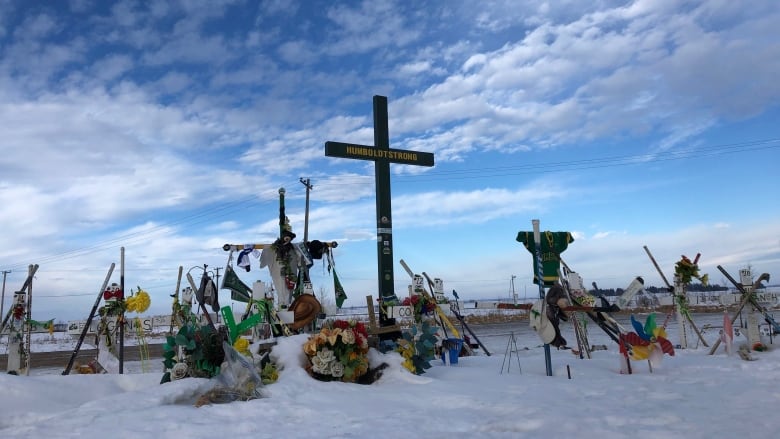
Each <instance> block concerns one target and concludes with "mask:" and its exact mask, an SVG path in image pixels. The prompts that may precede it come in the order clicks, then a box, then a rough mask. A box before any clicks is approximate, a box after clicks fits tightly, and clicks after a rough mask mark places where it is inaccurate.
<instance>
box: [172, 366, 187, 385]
mask: <svg viewBox="0 0 780 439" xmlns="http://www.w3.org/2000/svg"><path fill="white" fill-rule="evenodd" d="M188 372H189V368H188V367H187V364H186V363H176V364H174V365H173V368H171V380H172V381H175V380H180V379H182V378H184V377H186V376H187V373H188Z"/></svg>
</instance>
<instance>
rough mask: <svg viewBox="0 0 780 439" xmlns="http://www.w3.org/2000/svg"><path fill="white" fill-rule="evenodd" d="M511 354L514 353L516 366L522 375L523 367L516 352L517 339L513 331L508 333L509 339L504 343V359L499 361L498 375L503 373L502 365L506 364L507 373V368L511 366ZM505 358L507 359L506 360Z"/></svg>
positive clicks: (507, 370) (507, 371)
mask: <svg viewBox="0 0 780 439" xmlns="http://www.w3.org/2000/svg"><path fill="white" fill-rule="evenodd" d="M512 354H515V358H516V359H517V368H518V369H519V370H520V374H521V375H522V374H523V367H522V366H520V354H519V353H518V349H517V339H516V338H515V333H514V332H511V333H510V334H509V341H508V342H507V343H506V352H505V353H504V361H503V362H501V372H500V373H499V375H503V373H504V365H506V373H509V369H510V368H511V367H512ZM507 359H508V360H509V361H507Z"/></svg>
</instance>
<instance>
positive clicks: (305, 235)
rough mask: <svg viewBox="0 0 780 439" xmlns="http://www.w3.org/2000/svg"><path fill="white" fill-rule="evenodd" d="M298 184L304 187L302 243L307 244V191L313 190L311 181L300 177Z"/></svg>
mask: <svg viewBox="0 0 780 439" xmlns="http://www.w3.org/2000/svg"><path fill="white" fill-rule="evenodd" d="M300 182H301V183H302V184H303V185H304V186H306V213H305V214H304V217H303V243H304V244H306V243H307V242H309V191H311V190H312V189H314V186H312V185H311V180H309V179H308V178H307V179H306V180H304V179H303V177H301V178H300Z"/></svg>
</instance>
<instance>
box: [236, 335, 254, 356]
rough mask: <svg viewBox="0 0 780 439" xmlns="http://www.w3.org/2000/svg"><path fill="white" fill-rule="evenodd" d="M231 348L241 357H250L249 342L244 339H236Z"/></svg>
mask: <svg viewBox="0 0 780 439" xmlns="http://www.w3.org/2000/svg"><path fill="white" fill-rule="evenodd" d="M233 348H235V349H236V350H237V351H238V352H239V353H241V354H243V355H251V353H250V352H249V340H247V339H245V338H241V337H239V338H237V339H236V341H235V342H234V343H233Z"/></svg>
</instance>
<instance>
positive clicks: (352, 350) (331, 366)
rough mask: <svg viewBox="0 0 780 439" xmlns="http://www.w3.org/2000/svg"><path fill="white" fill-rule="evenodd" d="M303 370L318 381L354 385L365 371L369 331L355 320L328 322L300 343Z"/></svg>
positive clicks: (366, 369) (366, 367)
mask: <svg viewBox="0 0 780 439" xmlns="http://www.w3.org/2000/svg"><path fill="white" fill-rule="evenodd" d="M303 352H304V353H305V354H306V356H307V357H308V358H309V365H308V366H307V368H306V370H307V371H308V372H309V374H310V375H311V376H312V377H314V378H316V379H318V380H320V381H343V382H346V383H354V382H356V381H357V380H358V379H359V378H360V377H361V376H363V375H365V373H366V372H368V357H367V356H366V355H367V354H368V332H367V331H366V327H365V325H363V323H360V322H357V321H355V320H349V321H346V320H334V321H327V322H326V323H325V325H324V327H323V328H322V330H320V332H319V333H318V334H315V335H312V336H311V337H309V339H308V340H307V341H306V343H304V344H303Z"/></svg>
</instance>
